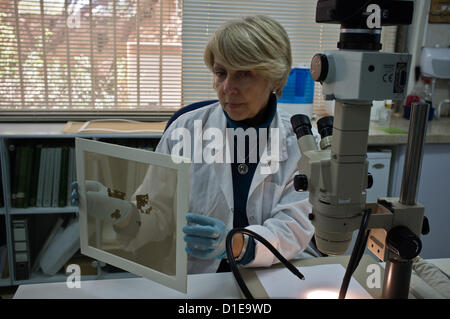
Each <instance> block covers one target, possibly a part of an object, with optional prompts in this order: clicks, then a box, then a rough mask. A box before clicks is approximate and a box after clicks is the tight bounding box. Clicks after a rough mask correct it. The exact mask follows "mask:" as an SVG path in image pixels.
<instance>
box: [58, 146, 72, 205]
mask: <svg viewBox="0 0 450 319" xmlns="http://www.w3.org/2000/svg"><path fill="white" fill-rule="evenodd" d="M68 168H69V148H68V147H67V146H63V147H62V150H61V170H60V174H59V175H60V182H59V190H58V206H59V207H64V206H66V204H67V181H68V180H69V176H68V174H69V170H68Z"/></svg>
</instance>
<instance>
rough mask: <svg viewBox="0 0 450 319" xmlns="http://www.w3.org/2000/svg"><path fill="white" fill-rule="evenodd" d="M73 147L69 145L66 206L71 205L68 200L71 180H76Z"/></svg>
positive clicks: (70, 191)
mask: <svg viewBox="0 0 450 319" xmlns="http://www.w3.org/2000/svg"><path fill="white" fill-rule="evenodd" d="M75 171H76V169H75V147H72V146H71V147H69V167H68V172H67V175H68V178H67V198H66V201H67V206H72V203H71V201H70V195H71V193H72V182H74V181H75V180H76V178H75Z"/></svg>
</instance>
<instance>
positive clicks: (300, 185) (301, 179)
mask: <svg viewBox="0 0 450 319" xmlns="http://www.w3.org/2000/svg"><path fill="white" fill-rule="evenodd" d="M294 188H295V190H296V191H297V192H304V191H306V190H307V189H308V178H307V177H306V175H303V174H300V175H295V177H294Z"/></svg>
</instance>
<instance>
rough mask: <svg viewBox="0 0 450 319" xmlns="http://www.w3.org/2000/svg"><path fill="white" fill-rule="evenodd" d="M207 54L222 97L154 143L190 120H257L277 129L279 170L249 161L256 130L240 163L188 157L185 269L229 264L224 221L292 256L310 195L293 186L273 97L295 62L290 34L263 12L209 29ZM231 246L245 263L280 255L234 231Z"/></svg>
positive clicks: (292, 145)
mask: <svg viewBox="0 0 450 319" xmlns="http://www.w3.org/2000/svg"><path fill="white" fill-rule="evenodd" d="M204 61H205V64H206V65H207V66H208V68H209V69H210V70H211V71H212V72H213V74H214V88H215V90H216V92H217V96H218V98H219V102H217V103H214V104H211V105H208V106H205V107H202V108H199V109H196V110H194V111H191V112H188V113H184V114H182V115H181V116H179V117H178V118H177V119H176V120H175V121H174V122H173V123H172V124H171V125H170V127H169V128H168V129H167V131H166V132H165V134H164V136H163V138H162V139H161V141H160V143H159V145H158V148H157V151H159V152H164V153H170V152H171V149H172V147H173V146H174V142H173V141H172V140H171V139H170V136H171V133H172V132H173V131H174V130H176V129H177V128H187V129H188V130H192V129H193V127H194V121H201V123H202V129H203V130H207V129H208V128H211V127H213V128H219V130H221V131H222V132H225V130H226V129H227V128H242V129H244V130H247V129H249V128H257V129H258V130H255V131H256V132H259V129H261V128H262V129H264V128H266V129H268V128H269V127H270V128H275V129H276V128H278V129H279V130H278V132H279V139H278V141H276V143H272V142H273V141H271V139H272V138H275V137H274V136H269V137H268V138H269V141H268V142H267V144H268V145H269V144H270V145H273V144H275V145H277V146H278V147H279V150H280V151H279V159H278V161H279V162H278V164H279V166H278V170H277V171H276V172H274V173H272V174H269V175H265V174H261V172H260V170H259V169H257V168H258V163H249V160H248V158H249V157H250V155H253V154H249V153H251V152H252V147H253V146H255V145H256V144H258V141H259V140H260V139H259V138H256V140H250V141H249V143H248V144H247V146H246V148H245V152H246V153H245V156H241V158H242V157H244V158H245V159H246V161H244V162H246V163H245V166H242V165H239V164H242V163H236V162H235V163H231V164H227V163H213V164H204V163H203V164H195V163H194V164H192V165H191V171H190V178H191V183H190V187H191V189H190V192H191V198H190V211H191V213H189V214H188V216H187V219H188V226H186V227H185V228H184V229H183V231H184V232H185V234H186V236H185V241H186V251H187V252H188V254H189V263H188V271H189V273H202V272H215V271H217V270H218V271H223V270H227V263H226V262H225V259H222V258H223V257H225V254H224V251H225V246H224V243H225V238H226V234H227V231H228V229H231V228H233V227H246V228H248V229H249V230H252V231H254V232H256V233H258V234H260V235H261V236H263V237H264V238H265V239H267V240H268V241H269V242H270V243H271V244H272V245H273V246H275V248H277V249H278V250H279V251H280V252H281V254H282V255H283V256H284V257H285V258H287V259H292V258H294V257H296V256H297V255H298V254H299V253H301V252H302V251H303V250H304V249H305V248H306V247H307V245H308V243H309V241H310V239H311V237H312V235H313V232H314V228H313V226H312V224H311V223H310V221H309V220H308V218H307V216H308V214H309V213H310V212H311V206H310V204H309V202H308V200H307V195H306V194H300V193H297V192H296V191H295V190H294V187H293V178H294V175H295V174H296V171H297V162H298V160H299V159H300V151H299V148H298V145H297V138H296V136H295V134H294V133H293V131H292V128H291V124H290V118H289V115H288V114H286V113H283V112H281V111H280V110H278V109H277V105H276V104H277V101H276V96H281V92H282V89H283V87H284V85H285V83H286V82H287V78H288V76H289V72H290V70H291V65H292V58H291V47H290V42H289V38H288V35H287V33H286V31H285V30H284V28H283V27H282V26H281V25H280V24H279V23H278V22H276V21H275V20H273V19H271V18H269V17H266V16H253V17H246V18H244V19H241V20H234V21H231V22H228V23H226V24H224V25H223V26H222V27H220V28H219V29H218V30H217V31H216V32H215V33H214V34H213V35H212V37H211V38H210V40H209V42H208V44H207V46H206V49H205V52H204ZM269 134H270V133H269ZM224 135H226V134H225V133H224ZM194 142H195V141H194ZM197 142H198V141H197ZM249 145H250V146H249ZM258 146H259V148H261V146H262V147H263V145H259V144H258ZM249 148H250V150H249ZM237 153H238V149H237V148H235V150H234V154H233V155H234V156H233V155H231V156H233V157H234V158H237V157H238V156H237V155H239V154H237ZM258 153H260V152H258ZM200 194H201V195H200ZM199 195H200V196H199ZM233 254H234V255H235V256H236V257H238V258H239V260H240V261H239V262H240V263H241V264H244V265H247V266H270V265H272V264H273V263H275V262H278V259H277V258H275V257H274V256H273V254H272V253H271V252H270V251H269V250H268V249H267V248H265V247H264V246H263V245H262V244H260V243H259V242H257V241H254V240H253V239H248V238H242V237H241V238H239V235H238V236H235V237H234V238H233ZM220 260H222V262H220ZM219 266H220V267H219Z"/></svg>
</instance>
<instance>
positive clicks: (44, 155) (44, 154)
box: [36, 147, 49, 207]
mask: <svg viewBox="0 0 450 319" xmlns="http://www.w3.org/2000/svg"><path fill="white" fill-rule="evenodd" d="M48 154H49V148H48V147H43V148H42V150H41V160H40V163H39V178H38V186H37V192H36V207H42V206H43V198H44V188H45V180H46V176H45V173H46V169H47V165H48Z"/></svg>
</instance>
